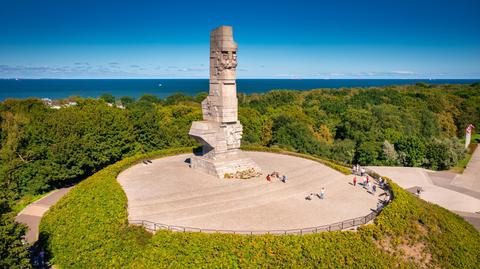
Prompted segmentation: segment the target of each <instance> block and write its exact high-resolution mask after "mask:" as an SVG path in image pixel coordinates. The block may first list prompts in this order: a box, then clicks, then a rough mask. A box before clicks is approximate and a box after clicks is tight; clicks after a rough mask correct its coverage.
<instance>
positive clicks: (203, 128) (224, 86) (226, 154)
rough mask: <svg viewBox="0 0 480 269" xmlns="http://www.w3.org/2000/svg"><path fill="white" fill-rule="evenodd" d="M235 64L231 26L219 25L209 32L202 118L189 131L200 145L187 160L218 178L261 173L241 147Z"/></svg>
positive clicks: (234, 48)
mask: <svg viewBox="0 0 480 269" xmlns="http://www.w3.org/2000/svg"><path fill="white" fill-rule="evenodd" d="M236 67H237V44H236V43H235V41H233V33H232V27H230V26H220V27H218V28H216V29H214V30H213V31H211V32H210V89H209V95H208V96H207V98H205V100H203V101H202V113H203V120H202V121H195V122H193V123H192V127H191V128H190V132H189V133H188V134H189V135H190V136H192V137H193V138H194V139H195V140H197V141H198V142H199V143H201V144H202V153H201V155H199V156H193V157H192V158H191V159H190V165H191V167H192V168H194V169H199V170H201V171H203V172H205V173H208V174H212V175H215V176H217V177H221V178H223V177H229V176H232V175H235V174H238V173H252V174H256V173H259V172H260V169H259V167H258V166H257V165H256V164H255V162H254V161H253V160H252V159H250V158H248V157H245V156H244V155H243V153H242V151H241V150H240V142H241V138H242V133H243V128H242V124H240V121H238V100H237V84H236V81H235V79H236Z"/></svg>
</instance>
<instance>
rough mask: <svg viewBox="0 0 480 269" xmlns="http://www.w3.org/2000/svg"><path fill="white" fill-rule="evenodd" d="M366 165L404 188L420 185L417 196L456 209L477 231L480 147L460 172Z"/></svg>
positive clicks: (478, 227) (479, 197) (478, 218)
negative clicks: (420, 189) (419, 191)
mask: <svg viewBox="0 0 480 269" xmlns="http://www.w3.org/2000/svg"><path fill="white" fill-rule="evenodd" d="M369 168H370V169H372V170H374V171H376V172H377V173H378V174H380V175H385V176H387V177H389V178H391V179H393V180H394V181H395V182H396V183H397V184H398V185H400V186H401V187H402V188H404V189H406V190H410V191H412V192H415V190H416V189H417V187H421V188H422V189H423V190H424V192H422V194H421V195H420V198H422V199H424V200H426V201H429V202H432V203H435V204H438V205H440V206H442V207H444V208H447V209H449V210H451V211H454V212H456V213H457V214H459V215H461V216H463V217H464V218H465V219H466V220H467V221H469V222H470V223H472V224H473V225H474V226H475V227H477V229H479V230H480V150H478V149H477V150H475V152H474V154H473V155H472V158H471V160H470V162H469V164H468V166H467V168H466V169H465V170H464V172H463V174H456V173H451V172H443V171H440V172H439V171H431V170H427V169H423V168H416V167H386V166H372V167H369ZM477 212H478V213H477Z"/></svg>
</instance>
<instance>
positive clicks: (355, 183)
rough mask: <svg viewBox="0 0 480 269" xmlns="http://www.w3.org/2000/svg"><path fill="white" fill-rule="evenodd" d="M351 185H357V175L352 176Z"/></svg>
mask: <svg viewBox="0 0 480 269" xmlns="http://www.w3.org/2000/svg"><path fill="white" fill-rule="evenodd" d="M353 186H354V187H355V186H357V177H353Z"/></svg>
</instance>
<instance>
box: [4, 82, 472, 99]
mask: <svg viewBox="0 0 480 269" xmlns="http://www.w3.org/2000/svg"><path fill="white" fill-rule="evenodd" d="M417 82H426V83H431V84H443V83H449V84H461V83H473V82H480V80H479V79H476V80H475V79H465V80H459V79H441V80H440V79H439V80H421V79H238V80H237V89H238V92H243V93H247V94H250V93H262V92H267V91H270V90H273V89H296V90H309V89H315V88H342V87H370V86H387V85H401V84H414V83H417ZM159 84H161V85H162V86H159ZM202 91H204V92H208V79H26V80H14V79H0V100H5V99H7V98H27V97H39V98H43V97H47V98H51V99H59V98H66V97H69V96H82V97H98V96H100V95H101V94H103V93H111V94H113V95H115V96H116V97H121V96H131V97H134V98H138V97H140V96H142V95H143V94H146V93H150V94H155V95H157V96H159V97H161V98H164V97H166V96H169V95H171V94H173V93H177V92H181V93H184V94H187V95H195V94H197V93H199V92H202Z"/></svg>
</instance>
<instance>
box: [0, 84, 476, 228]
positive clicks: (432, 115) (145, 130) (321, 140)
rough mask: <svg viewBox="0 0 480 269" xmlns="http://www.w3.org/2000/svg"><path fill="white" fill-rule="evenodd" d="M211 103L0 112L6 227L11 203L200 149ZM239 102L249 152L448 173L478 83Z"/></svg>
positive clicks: (80, 102) (38, 104)
mask: <svg viewBox="0 0 480 269" xmlns="http://www.w3.org/2000/svg"><path fill="white" fill-rule="evenodd" d="M205 96H206V93H201V94H198V95H197V96H194V97H192V96H185V95H182V94H175V95H172V96H170V97H167V98H165V99H159V98H157V97H156V96H154V95H148V94H147V95H144V96H142V97H141V98H139V99H138V100H135V99H133V98H130V97H122V98H118V99H115V97H114V96H112V95H110V94H104V95H102V97H101V98H99V99H89V98H87V99H85V98H79V97H78V98H76V97H72V98H70V101H71V100H74V101H75V102H76V104H75V105H71V106H65V107H63V108H60V109H53V108H50V107H49V106H47V105H45V104H44V103H42V101H41V100H39V99H25V100H6V101H4V102H2V103H0V127H1V130H0V143H1V149H0V184H1V186H0V189H1V194H0V205H1V208H0V209H1V210H2V212H1V218H2V226H3V222H5V223H7V220H3V219H4V218H8V219H11V216H10V215H11V214H10V213H8V212H10V211H11V207H12V206H14V204H12V201H18V200H19V199H20V198H22V197H24V196H26V195H35V194H39V193H44V192H46V191H48V190H50V189H53V188H56V187H60V186H64V185H67V184H70V183H72V182H76V181H78V180H81V179H84V178H86V177H88V176H89V175H92V174H93V173H95V172H96V171H98V170H100V169H101V168H103V167H105V166H107V165H109V164H112V163H114V162H116V161H118V160H120V159H122V158H124V157H126V156H132V155H134V154H137V153H141V152H150V151H153V150H158V149H167V148H173V147H184V146H194V145H196V142H195V141H194V140H193V139H191V138H189V136H188V130H189V129H190V125H191V122H192V121H194V120H199V119H201V108H200V102H201V101H202V100H203V99H204V98H205ZM238 99H239V119H240V121H241V122H242V124H243V126H244V135H243V139H242V140H243V142H242V143H243V144H244V145H263V146H268V147H281V148H285V149H288V150H291V151H297V152H300V153H308V154H311V155H315V156H320V157H322V158H326V159H330V160H333V161H335V162H338V163H342V164H345V165H350V164H353V163H359V164H361V165H397V166H421V167H426V168H430V169H437V170H442V169H448V168H450V167H452V166H453V165H455V164H456V163H457V162H458V161H459V160H460V159H462V158H463V157H464V154H465V153H464V147H463V144H462V143H461V141H460V139H459V138H461V137H462V136H463V135H464V128H465V126H467V125H468V124H469V123H473V124H474V125H476V126H480V84H478V83H475V84H471V85H429V84H423V83H419V84H416V85H408V86H390V87H382V88H353V89H318V90H311V91H295V90H275V91H271V92H268V93H265V94H254V95H244V94H239V96H238ZM112 104H113V105H112ZM116 104H122V106H121V107H119V106H117V105H116ZM2 229H3V228H2ZM10 230H15V231H16V230H21V228H19V227H16V226H12V227H11V229H10ZM3 233H6V232H4V231H2V234H3ZM2 236H3V235H2Z"/></svg>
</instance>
